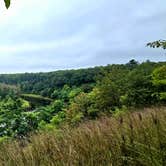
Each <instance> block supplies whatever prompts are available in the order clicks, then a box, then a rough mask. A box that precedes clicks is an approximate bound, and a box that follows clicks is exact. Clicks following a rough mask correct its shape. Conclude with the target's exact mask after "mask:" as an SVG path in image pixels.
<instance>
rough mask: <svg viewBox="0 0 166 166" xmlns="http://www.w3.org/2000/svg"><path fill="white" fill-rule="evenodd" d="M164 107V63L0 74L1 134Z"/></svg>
mask: <svg viewBox="0 0 166 166" xmlns="http://www.w3.org/2000/svg"><path fill="white" fill-rule="evenodd" d="M165 103H166V63H165V62H159V63H154V62H150V61H147V62H144V63H142V64H139V63H138V62H136V61H135V60H131V61H130V62H129V63H127V64H124V65H107V66H105V67H95V68H89V69H79V70H65V71H56V72H49V73H25V74H2V75H0V136H1V137H16V138H20V137H21V138H22V137H24V136H27V135H28V134H29V133H30V132H35V131H37V130H51V129H53V128H60V127H61V126H64V125H66V124H70V125H71V126H76V125H77V124H79V123H80V122H82V121H84V120H87V119H96V118H98V117H100V116H101V115H105V114H109V115H112V114H115V113H117V112H121V111H122V112H123V111H125V110H127V109H128V108H131V107H133V108H138V107H145V106H147V107H148V106H152V105H163V104H165Z"/></svg>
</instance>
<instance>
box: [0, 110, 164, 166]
mask: <svg viewBox="0 0 166 166" xmlns="http://www.w3.org/2000/svg"><path fill="white" fill-rule="evenodd" d="M165 118H166V109H165V108H160V109H159V108H158V109H155V108H154V109H146V110H142V111H137V112H133V113H126V114H118V116H117V113H116V114H114V116H113V117H108V116H107V117H101V118H100V119H98V120H95V121H89V122H86V123H84V124H81V125H80V126H79V127H76V128H74V129H73V128H72V129H71V128H70V127H68V126H65V127H63V129H61V130H51V131H50V132H48V131H47V132H40V133H38V134H37V135H33V136H31V137H30V138H29V139H28V140H24V141H23V140H22V141H10V140H8V141H4V142H3V143H1V145H0V156H1V157H0V163H1V165H13V166H15V165H19V166H24V165H25V166H27V165H32V166H36V165H47V166H51V165H55V166H56V165H57V166H59V165H62V166H63V165H64V166H66V165H80V166H81V165H82V166H84V165H87V166H101V165H103V166H110V165H113V166H118V165H127V166H138V165H139V166H140V165H141V166H149V165H152V166H164V165H166V121H165Z"/></svg>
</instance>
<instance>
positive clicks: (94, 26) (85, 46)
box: [0, 0, 166, 72]
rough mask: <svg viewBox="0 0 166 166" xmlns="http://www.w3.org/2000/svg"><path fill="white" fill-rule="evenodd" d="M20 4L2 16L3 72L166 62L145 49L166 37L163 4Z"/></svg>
mask: <svg viewBox="0 0 166 166" xmlns="http://www.w3.org/2000/svg"><path fill="white" fill-rule="evenodd" d="M16 2H17V3H16V4H13V7H12V8H11V9H9V11H7V12H9V13H7V12H6V11H3V12H2V13H0V22H1V27H0V36H1V40H0V72H25V71H27V72H31V71H50V70H58V69H66V68H81V67H89V66H95V65H106V64H108V63H126V62H127V61H129V60H130V59H132V58H135V59H136V60H139V61H145V60H147V59H149V60H152V61H165V60H166V56H165V55H164V52H163V50H160V49H159V50H158V49H157V50H156V49H149V48H147V47H145V45H146V43H147V42H149V41H153V40H157V39H162V38H164V37H165V29H166V22H165V16H166V2H165V1H164V0H162V1H158V0H153V1H151V0H146V1H144V0H140V1H138V0H132V1H131V0H126V1H124V0H119V1H117V0H91V1H89V0H79V1H77V0H71V1H68V0H57V1H55V0H49V1H45V2H42V3H39V2H40V0H36V1H33V0H29V1H27V2H25V1H23V2H19V1H17V0H16ZM18 2H19V3H18ZM13 3H14V2H13Z"/></svg>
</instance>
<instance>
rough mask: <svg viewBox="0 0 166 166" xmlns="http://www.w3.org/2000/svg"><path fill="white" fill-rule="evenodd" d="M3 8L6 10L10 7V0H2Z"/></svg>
mask: <svg viewBox="0 0 166 166" xmlns="http://www.w3.org/2000/svg"><path fill="white" fill-rule="evenodd" d="M4 2H5V6H6V8H7V9H8V8H9V7H10V0H4Z"/></svg>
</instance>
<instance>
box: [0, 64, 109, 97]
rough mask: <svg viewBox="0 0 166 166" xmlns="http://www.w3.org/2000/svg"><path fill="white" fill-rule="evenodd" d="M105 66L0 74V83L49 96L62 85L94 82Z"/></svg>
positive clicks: (25, 91) (26, 91)
mask: <svg viewBox="0 0 166 166" xmlns="http://www.w3.org/2000/svg"><path fill="white" fill-rule="evenodd" d="M104 68H106V67H95V68H88V69H78V70H60V71H54V72H46V73H23V74H0V83H5V84H10V85H17V86H20V88H21V90H22V91H23V92H24V93H34V94H40V95H43V96H50V94H51V93H52V92H53V90H55V89H60V88H62V87H63V86H64V85H66V84H67V85H68V86H70V87H72V86H80V85H83V86H86V85H87V84H88V85H87V86H86V87H85V88H87V90H88V88H90V87H89V86H90V84H91V83H95V79H96V78H95V77H96V76H97V75H99V74H100V73H101V71H102V70H103V69H104Z"/></svg>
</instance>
